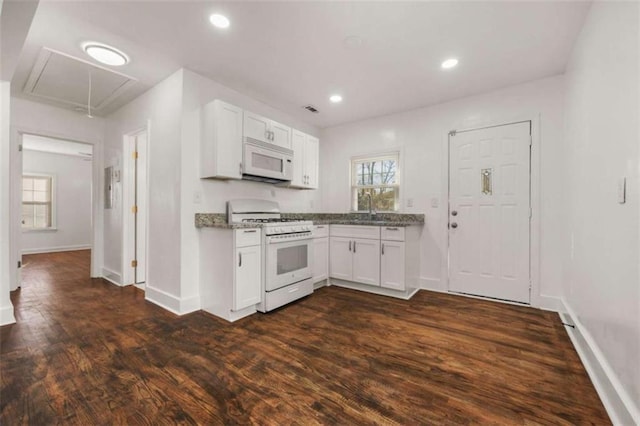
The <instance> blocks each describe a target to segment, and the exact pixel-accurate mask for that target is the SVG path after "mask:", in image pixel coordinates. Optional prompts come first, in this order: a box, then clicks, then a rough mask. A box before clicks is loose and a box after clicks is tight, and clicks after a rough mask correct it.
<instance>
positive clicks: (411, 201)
mask: <svg viewBox="0 0 640 426" xmlns="http://www.w3.org/2000/svg"><path fill="white" fill-rule="evenodd" d="M407 207H413V198H407Z"/></svg>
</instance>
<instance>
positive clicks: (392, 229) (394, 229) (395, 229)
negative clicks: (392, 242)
mask: <svg viewBox="0 0 640 426" xmlns="http://www.w3.org/2000/svg"><path fill="white" fill-rule="evenodd" d="M397 230H398V228H387V231H397Z"/></svg>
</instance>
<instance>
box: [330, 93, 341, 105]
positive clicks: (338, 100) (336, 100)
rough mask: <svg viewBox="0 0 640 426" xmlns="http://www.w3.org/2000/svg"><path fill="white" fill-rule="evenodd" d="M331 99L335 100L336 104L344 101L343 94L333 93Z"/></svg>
mask: <svg viewBox="0 0 640 426" xmlns="http://www.w3.org/2000/svg"><path fill="white" fill-rule="evenodd" d="M329 100H330V101H331V102H333V103H334V104H337V103H339V102H342V96H340V95H331V96H330V97H329Z"/></svg>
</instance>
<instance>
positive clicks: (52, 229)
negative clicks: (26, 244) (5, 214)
mask: <svg viewBox="0 0 640 426" xmlns="http://www.w3.org/2000/svg"><path fill="white" fill-rule="evenodd" d="M32 232H36V233H37V232H58V228H22V233H23V234H30V233H32Z"/></svg>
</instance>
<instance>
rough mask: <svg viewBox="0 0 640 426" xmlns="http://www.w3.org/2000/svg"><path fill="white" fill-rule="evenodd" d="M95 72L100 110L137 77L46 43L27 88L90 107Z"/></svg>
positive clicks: (93, 104)
mask: <svg viewBox="0 0 640 426" xmlns="http://www.w3.org/2000/svg"><path fill="white" fill-rule="evenodd" d="M89 75H91V110H92V112H95V113H98V114H99V113H100V111H101V110H102V109H104V108H105V107H106V106H107V105H109V104H110V103H112V102H113V101H114V100H116V99H117V98H118V97H119V96H120V95H122V94H123V93H125V92H126V91H127V90H128V89H129V88H130V87H131V86H133V85H135V84H136V82H137V80H136V79H135V78H133V77H129V76H127V75H125V74H122V73H119V72H115V71H112V70H110V69H108V68H103V67H101V66H98V65H94V64H92V63H91V62H87V61H83V60H82V59H78V58H74V57H72V56H69V55H67V54H64V53H61V52H58V51H55V50H53V49H49V48H47V47H43V48H42V50H41V51H40V54H39V55H38V59H37V60H36V62H35V65H34V66H33V69H32V70H31V74H30V75H29V78H28V79H27V83H26V84H25V86H24V89H23V92H24V93H25V94H28V95H32V96H36V97H39V98H43V99H47V100H49V101H53V102H55V103H58V104H60V105H61V106H66V107H69V108H73V109H75V108H83V109H86V107H87V99H88V98H89V96H88V95H89Z"/></svg>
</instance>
